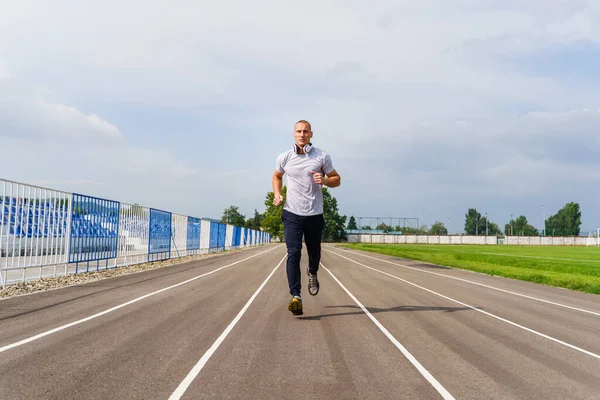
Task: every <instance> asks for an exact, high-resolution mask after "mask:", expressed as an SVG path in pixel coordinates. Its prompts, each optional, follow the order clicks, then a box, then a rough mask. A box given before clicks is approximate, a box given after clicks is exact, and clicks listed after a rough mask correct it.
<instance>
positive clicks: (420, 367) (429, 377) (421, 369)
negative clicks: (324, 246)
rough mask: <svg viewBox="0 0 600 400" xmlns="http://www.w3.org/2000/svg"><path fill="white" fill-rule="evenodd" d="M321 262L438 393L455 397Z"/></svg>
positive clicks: (451, 397) (449, 397)
mask: <svg viewBox="0 0 600 400" xmlns="http://www.w3.org/2000/svg"><path fill="white" fill-rule="evenodd" d="M320 264H321V266H322V267H323V269H325V271H327V272H329V275H331V276H332V277H333V279H335V281H336V282H337V283H338V285H340V286H341V287H342V289H344V291H345V292H346V293H347V294H348V296H350V297H351V298H352V300H354V302H355V303H356V304H358V306H359V307H360V308H361V309H362V310H363V312H364V313H365V314H367V316H368V317H369V318H371V321H373V323H375V325H377V327H378V328H379V329H380V330H381V332H383V334H384V335H385V336H387V338H388V339H389V340H390V341H391V342H392V343H393V344H394V345H395V346H396V347H397V348H398V350H400V352H402V354H404V356H405V357H406V358H407V359H408V360H409V361H410V362H411V364H412V365H414V367H415V368H416V369H417V370H418V371H419V372H420V373H421V375H423V377H424V378H425V379H427V381H428V382H429V383H430V384H431V385H432V386H433V387H434V388H435V390H437V391H438V393H439V394H440V395H441V396H442V397H443V398H444V399H454V397H453V396H452V395H451V394H450V393H449V392H448V391H447V390H446V389H445V388H444V387H443V386H442V384H441V383H439V382H438V381H437V379H435V378H434V377H433V375H431V373H430V372H429V371H427V369H425V367H423V365H422V364H421V363H420V362H419V361H418V360H417V359H416V358H415V357H414V356H413V355H412V354H411V353H410V352H409V351H408V350H407V349H406V348H405V347H404V346H403V345H402V344H401V343H400V342H399V341H398V340H397V339H396V338H395V337H394V336H393V335H392V334H391V333H390V332H389V331H388V330H387V329H386V328H385V327H384V326H383V325H382V324H381V323H380V322H379V321H378V320H377V318H375V317H374V316H373V314H371V313H370V312H369V310H367V309H366V308H365V306H363V305H362V303H361V302H360V301H358V299H357V298H356V297H354V295H353V294H352V293H350V291H349V290H348V289H346V287H345V286H344V285H343V284H342V282H340V281H339V279H338V278H337V277H336V276H335V275H334V274H333V273H332V272H331V271H330V270H329V269H328V268H327V267H325V266H324V265H323V263H320Z"/></svg>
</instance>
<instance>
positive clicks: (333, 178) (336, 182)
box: [323, 169, 342, 187]
mask: <svg viewBox="0 0 600 400" xmlns="http://www.w3.org/2000/svg"><path fill="white" fill-rule="evenodd" d="M341 183H342V177H341V176H340V175H339V174H338V173H337V171H336V170H335V169H334V170H333V171H331V173H330V174H327V176H326V177H324V178H323V185H325V186H329V187H338V186H340V184H341Z"/></svg>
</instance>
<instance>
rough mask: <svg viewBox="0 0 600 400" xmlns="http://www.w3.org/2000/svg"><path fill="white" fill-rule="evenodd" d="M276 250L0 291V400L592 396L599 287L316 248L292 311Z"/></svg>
mask: <svg viewBox="0 0 600 400" xmlns="http://www.w3.org/2000/svg"><path fill="white" fill-rule="evenodd" d="M285 261H286V259H285V247H284V246H283V245H280V244H271V245H267V246H261V247H258V248H252V249H246V250H243V251H239V252H234V253H231V254H227V255H222V256H218V257H214V258H208V259H204V260H199V261H195V262H190V263H186V264H178V265H173V266H169V267H165V268H161V269H156V270H150V271H144V272H140V273H136V274H131V275H124V276H119V277H115V278H111V279H106V280H102V281H97V282H93V283H89V284H84V285H80V286H75V287H68V288H62V289H57V290H51V291H47V292H42V293H36V294H31V295H26V296H20V297H15V298H8V299H5V300H0V399H133V398H141V399H179V398H181V399H215V398H218V399H237V398H243V399H281V398H297V399H304V398H306V399H331V398H335V399H338V398H339V399H439V398H456V399H533V398H535V399H567V398H568V399H598V398H600V296H594V295H586V294H582V293H577V292H571V291H567V290H564V289H557V288H551V287H545V286H541V285H536V284H531V283H526V282H520V281H513V280H508V279H504V278H498V277H491V276H486V275H481V274H477V273H472V272H468V271H461V270H456V269H450V268H444V267H439V266H434V265H430V264H424V263H418V262H412V261H408V260H399V259H395V258H393V257H387V256H383V255H377V254H373V253H366V252H359V251H349V250H345V249H341V248H336V247H333V246H329V245H325V246H324V248H323V257H322V260H321V261H322V267H321V270H320V272H319V280H320V282H321V290H320V293H319V294H318V295H317V296H315V297H312V296H309V295H308V294H307V293H306V291H305V289H304V295H303V300H304V309H305V310H304V311H305V313H304V315H303V316H299V317H297V316H293V315H292V314H291V313H290V312H289V311H288V310H287V303H288V301H289V299H290V296H289V294H288V290H287V280H286V274H285ZM306 262H307V256H306V253H303V258H302V265H303V266H302V269H303V271H304V269H305V266H306ZM306 283H307V279H306V275H305V274H303V285H304V287H305V285H306Z"/></svg>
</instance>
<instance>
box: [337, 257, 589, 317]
mask: <svg viewBox="0 0 600 400" xmlns="http://www.w3.org/2000/svg"><path fill="white" fill-rule="evenodd" d="M329 251H331V250H329ZM331 252H332V253H334V254H338V253H336V252H335V251H331ZM352 254H357V255H359V256H362V257H366V258H371V259H373V260H377V261H382V262H384V263H388V264H392V265H396V266H398V267H402V268H406V269H411V270H413V271H418V272H422V273H424V274H431V275H437V276H443V277H444V278H448V279H455V280H457V281H462V282H466V283H470V284H473V285H478V286H483V287H485V288H488V289H493V290H497V291H499V292H504V293H509V294H513V295H515V296H521V297H525V298H527V299H530V300H536V301H541V302H542V303H548V304H552V305H555V306H559V307H564V308H569V309H571V310H575V311H581V312H584V313H588V314H593V315H597V316H600V312H596V311H590V310H586V309H583V308H577V307H573V306H568V305H566V304H561V303H556V302H554V301H550V300H544V299H540V298H538V297H533V296H528V295H526V294H522V293H517V292H512V291H510V290H506V289H500V288H497V287H494V286H490V285H485V284H483V283H479V282H474V281H470V280H468V279H462V278H457V277H454V276H449V275H444V274H440V273H438V272H432V271H423V270H422V269H419V268H414V267H409V266H408V265H403V264H398V263H395V262H392V261H388V260H384V259H381V258H378V257H372V256H368V255H366V254H362V253H360V252H356V253H354V252H353V253H352ZM338 255H339V254H338ZM426 264H429V263H426ZM431 265H435V264H431Z"/></svg>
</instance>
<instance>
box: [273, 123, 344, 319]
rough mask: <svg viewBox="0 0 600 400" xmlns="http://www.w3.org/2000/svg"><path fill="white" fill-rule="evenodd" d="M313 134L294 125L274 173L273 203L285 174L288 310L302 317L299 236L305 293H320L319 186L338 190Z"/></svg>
mask: <svg viewBox="0 0 600 400" xmlns="http://www.w3.org/2000/svg"><path fill="white" fill-rule="evenodd" d="M312 137H313V131H312V127H311V125H310V123H308V121H305V120H300V121H298V122H296V124H295V125H294V139H295V143H294V146H293V148H292V149H291V150H288V151H286V152H284V153H281V154H280V155H279V156H277V159H276V162H275V173H274V174H273V193H274V195H275V197H274V200H273V204H274V205H276V206H279V205H280V204H281V203H283V196H282V195H281V188H282V185H283V175H284V174H287V184H286V186H287V193H286V198H285V205H284V207H283V211H282V216H281V219H282V222H283V233H284V236H285V243H286V246H287V255H288V256H287V266H286V268H287V278H288V285H289V289H290V294H291V295H292V299H291V300H290V303H289V305H288V309H289V310H290V311H291V312H292V314H294V315H302V314H303V311H302V297H301V294H300V291H301V290H300V289H301V274H300V255H301V252H302V237H303V236H304V241H305V243H306V251H307V253H308V268H307V274H308V293H309V294H310V295H312V296H316V295H317V293H318V292H319V280H318V279H317V271H318V269H319V262H320V261H321V237H322V233H323V228H324V225H325V220H324V218H323V192H322V191H321V190H322V189H321V188H322V185H325V186H328V187H337V186H339V185H340V180H341V178H340V176H339V175H338V173H337V172H336V170H335V169H334V168H333V163H332V162H331V157H330V155H329V154H328V153H326V152H325V151H323V150H321V149H319V148H317V147H314V146H313V145H312V143H311V139H312Z"/></svg>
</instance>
